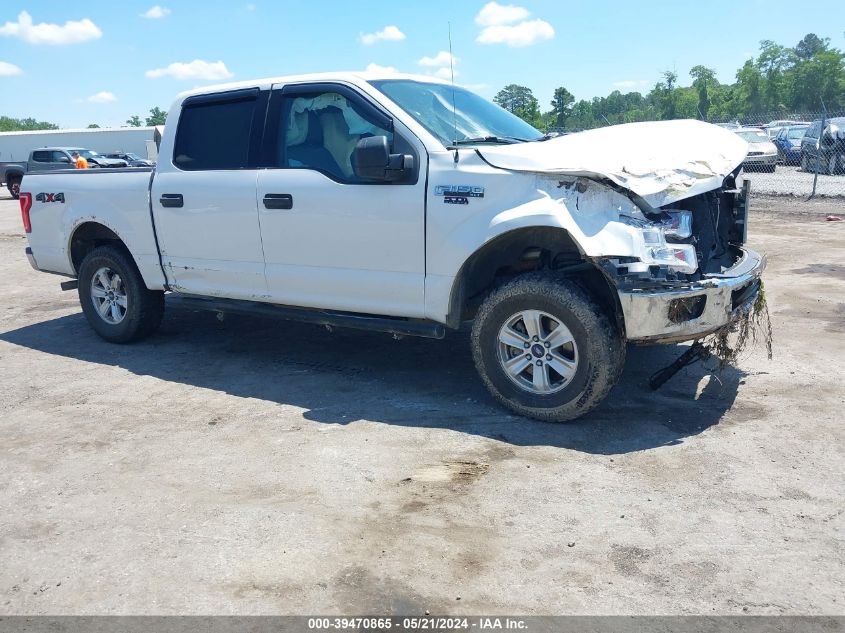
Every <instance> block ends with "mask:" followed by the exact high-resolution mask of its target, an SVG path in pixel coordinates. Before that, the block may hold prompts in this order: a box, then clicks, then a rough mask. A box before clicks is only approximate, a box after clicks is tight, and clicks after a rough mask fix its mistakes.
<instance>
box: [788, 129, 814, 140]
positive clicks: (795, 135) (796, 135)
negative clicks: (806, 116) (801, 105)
mask: <svg viewBox="0 0 845 633" xmlns="http://www.w3.org/2000/svg"><path fill="white" fill-rule="evenodd" d="M808 127H809V126H808ZM806 131H807V128H806V127H792V128H789V131H788V132H787V133H786V135H787V138H789V139H792V140H798V139H802V138H804V132H806Z"/></svg>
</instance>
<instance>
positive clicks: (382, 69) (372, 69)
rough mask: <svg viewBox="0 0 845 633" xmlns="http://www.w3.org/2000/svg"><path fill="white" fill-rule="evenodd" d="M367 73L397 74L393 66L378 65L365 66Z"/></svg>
mask: <svg viewBox="0 0 845 633" xmlns="http://www.w3.org/2000/svg"><path fill="white" fill-rule="evenodd" d="M365 70H366V71H367V72H368V73H395V72H397V71H396V69H395V68H394V67H393V66H379V65H378V64H367V68H366V69H365Z"/></svg>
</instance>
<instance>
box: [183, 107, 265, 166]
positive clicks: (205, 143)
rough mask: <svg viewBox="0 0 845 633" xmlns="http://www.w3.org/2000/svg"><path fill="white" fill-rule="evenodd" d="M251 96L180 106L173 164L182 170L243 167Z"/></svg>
mask: <svg viewBox="0 0 845 633" xmlns="http://www.w3.org/2000/svg"><path fill="white" fill-rule="evenodd" d="M254 111H255V98H254V97H252V98H245V99H244V98H242V99H238V100H229V101H211V102H198V103H196V104H190V103H189V104H188V105H186V106H183V108H182V113H181V115H180V117H179V126H178V127H177V129H176V142H175V147H174V150H173V164H174V165H176V166H177V167H178V168H179V169H183V170H186V171H197V170H215V169H245V168H247V167H248V166H249V143H250V133H251V130H252V117H253V113H254Z"/></svg>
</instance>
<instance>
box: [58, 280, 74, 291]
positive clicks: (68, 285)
mask: <svg viewBox="0 0 845 633" xmlns="http://www.w3.org/2000/svg"><path fill="white" fill-rule="evenodd" d="M59 288H61V289H62V290H76V289H77V288H79V280H78V279H71V280H70V281H63V282H62V283H60V284H59Z"/></svg>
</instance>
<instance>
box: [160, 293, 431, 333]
mask: <svg viewBox="0 0 845 633" xmlns="http://www.w3.org/2000/svg"><path fill="white" fill-rule="evenodd" d="M165 297H166V299H167V304H168V305H169V306H174V307H181V308H186V309H189V310H208V311H211V312H219V313H222V314H226V313H232V314H246V315H253V316H266V317H271V318H276V319H284V320H285V321H301V322H304V323H314V324H316V325H324V326H326V327H327V328H329V329H331V328H333V327H345V328H351V329H355V330H368V331H370V332H388V333H390V334H394V335H397V336H421V337H424V338H438V339H440V338H443V337H445V336H446V328H445V326H443V325H441V324H440V323H435V322H433V321H411V320H408V319H401V318H390V317H376V316H368V315H365V314H356V313H354V312H334V311H331V310H309V309H306V308H292V307H289V306H281V305H275V304H272V303H262V302H260V301H243V300H239V299H216V298H207V297H198V296H194V295H183V294H175V293H171V294H167V295H165Z"/></svg>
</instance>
